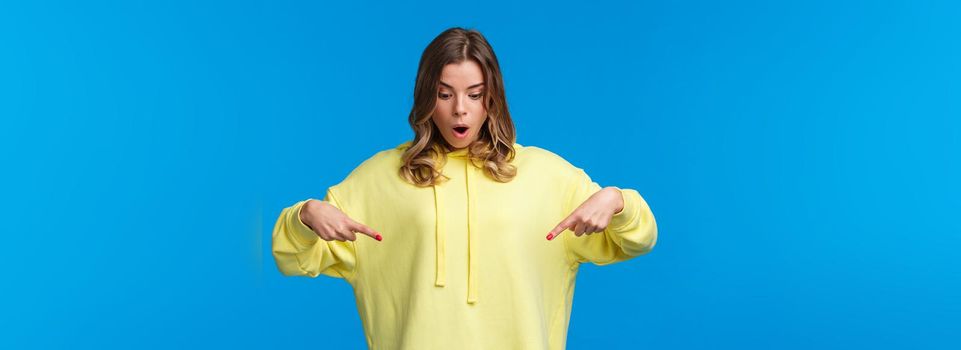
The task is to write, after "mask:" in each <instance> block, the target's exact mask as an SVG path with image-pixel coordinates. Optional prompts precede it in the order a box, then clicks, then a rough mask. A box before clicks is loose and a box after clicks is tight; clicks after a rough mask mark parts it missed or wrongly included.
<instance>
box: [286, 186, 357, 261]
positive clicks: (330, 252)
mask: <svg viewBox="0 0 961 350" xmlns="http://www.w3.org/2000/svg"><path fill="white" fill-rule="evenodd" d="M308 200H309V199H308ZM308 200H303V201H300V202H297V203H296V204H294V205H292V206H290V207H287V208H284V209H283V211H281V213H280V217H278V218H277V223H276V224H274V232H273V255H274V260H275V261H276V262H277V267H278V268H279V269H280V272H281V273H282V274H284V275H285V276H305V275H306V276H310V277H317V276H318V275H319V274H325V275H328V276H331V277H337V278H345V279H348V280H349V279H350V278H351V275H352V274H353V272H354V266H355V265H356V263H357V257H356V253H355V252H356V250H355V247H354V242H353V241H326V240H323V239H321V238H320V236H318V235H317V234H316V233H314V231H313V230H311V229H310V227H308V226H307V225H306V224H304V222H303V221H301V220H300V211H301V209H302V208H303V207H304V204H306V203H307V201H308ZM324 201H326V202H328V203H330V204H332V205H334V206H335V207H337V208H338V209H341V205H340V203H338V202H337V200H336V199H334V198H333V196H332V195H331V192H330V190H328V191H327V195H326V197H325V198H324ZM341 210H342V209H341Z"/></svg>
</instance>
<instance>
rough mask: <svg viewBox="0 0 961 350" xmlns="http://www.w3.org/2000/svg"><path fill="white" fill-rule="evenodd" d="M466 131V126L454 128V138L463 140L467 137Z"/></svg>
mask: <svg viewBox="0 0 961 350" xmlns="http://www.w3.org/2000/svg"><path fill="white" fill-rule="evenodd" d="M467 129H468V127H466V126H458V127H454V136H457V137H459V138H463V137H465V136H467Z"/></svg>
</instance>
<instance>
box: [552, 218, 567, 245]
mask: <svg viewBox="0 0 961 350" xmlns="http://www.w3.org/2000/svg"><path fill="white" fill-rule="evenodd" d="M570 226H571V217H570V216H568V217H566V218H564V220H563V221H561V223H559V224H557V226H554V229H553V230H551V232H550V233H548V234H547V240H548V241H550V240H553V239H554V237H557V236H560V235H561V233H562V232H564V230H566V229H567V228H569V227H570Z"/></svg>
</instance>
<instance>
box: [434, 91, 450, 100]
mask: <svg viewBox="0 0 961 350" xmlns="http://www.w3.org/2000/svg"><path fill="white" fill-rule="evenodd" d="M437 97H440V99H441V100H446V99H448V98H450V94H448V93H443V92H441V93H438V94H437Z"/></svg>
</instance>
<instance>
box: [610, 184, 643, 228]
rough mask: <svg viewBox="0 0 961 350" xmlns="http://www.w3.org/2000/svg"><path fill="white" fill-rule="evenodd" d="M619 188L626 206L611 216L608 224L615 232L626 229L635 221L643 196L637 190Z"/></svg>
mask: <svg viewBox="0 0 961 350" xmlns="http://www.w3.org/2000/svg"><path fill="white" fill-rule="evenodd" d="M618 190H619V191H620V192H621V198H623V200H624V208H622V209H621V212H619V213H617V214H614V216H613V217H611V223H610V224H609V225H608V226H610V229H611V231H614V232H620V231H624V230H625V229H627V228H628V227H629V226H630V225H631V224H632V223H633V222H634V221H635V219H636V218H637V214H638V210H637V209H638V206H639V205H640V198H641V194H640V193H638V192H637V191H636V190H632V189H621V188H618Z"/></svg>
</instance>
